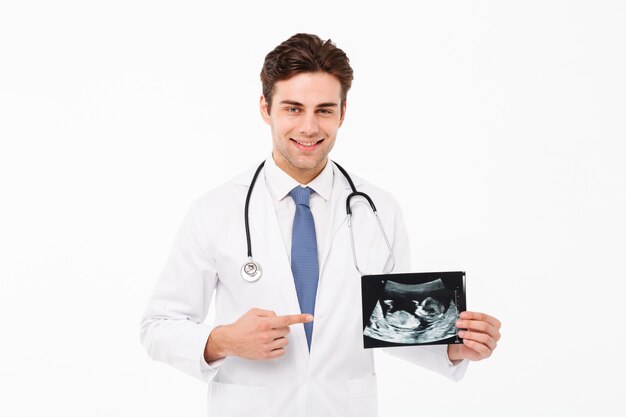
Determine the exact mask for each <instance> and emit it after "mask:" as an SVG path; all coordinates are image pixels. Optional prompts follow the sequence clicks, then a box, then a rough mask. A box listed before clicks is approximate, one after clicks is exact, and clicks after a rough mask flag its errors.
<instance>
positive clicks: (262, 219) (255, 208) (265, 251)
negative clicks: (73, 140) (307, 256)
mask: <svg viewBox="0 0 626 417" xmlns="http://www.w3.org/2000/svg"><path fill="white" fill-rule="evenodd" d="M250 178H251V177H250ZM248 184H249V183H248ZM248 215H249V218H250V237H251V241H252V255H253V257H254V259H255V260H257V261H258V262H260V263H261V267H262V268H264V270H263V277H262V278H261V279H263V280H268V281H270V280H271V283H272V288H273V289H275V290H276V291H277V292H278V293H279V294H280V300H279V305H278V306H277V307H280V310H278V308H275V310H277V311H276V314H278V315H283V314H298V313H300V304H299V303H298V295H297V293H296V287H295V284H294V280H293V273H292V272H291V265H290V264H289V258H288V257H287V253H286V250H285V243H284V241H283V236H282V233H281V230H280V224H279V223H278V217H277V215H276V209H275V207H274V202H273V201H272V196H271V194H270V191H269V189H268V188H267V183H266V182H265V175H264V172H263V171H262V172H261V173H260V174H259V177H258V179H257V181H256V183H255V185H254V190H253V191H252V197H251V199H250V206H249V211H248ZM277 298H279V297H277ZM260 307H261V308H263V307H262V306H260ZM291 329H292V334H293V336H294V338H295V339H296V340H298V345H300V347H299V349H300V350H301V351H302V353H304V354H306V355H307V356H308V353H309V350H308V346H307V342H306V335H305V333H304V326H302V325H299V326H291Z"/></svg>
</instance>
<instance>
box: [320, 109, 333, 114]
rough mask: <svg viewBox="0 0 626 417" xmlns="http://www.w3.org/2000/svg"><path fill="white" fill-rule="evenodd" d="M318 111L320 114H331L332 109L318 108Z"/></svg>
mask: <svg viewBox="0 0 626 417" xmlns="http://www.w3.org/2000/svg"><path fill="white" fill-rule="evenodd" d="M319 113H321V114H333V111H332V110H328V109H319Z"/></svg>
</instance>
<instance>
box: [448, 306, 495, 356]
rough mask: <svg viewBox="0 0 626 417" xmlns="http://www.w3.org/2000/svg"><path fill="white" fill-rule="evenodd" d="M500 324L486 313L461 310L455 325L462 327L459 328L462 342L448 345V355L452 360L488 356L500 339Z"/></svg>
mask: <svg viewBox="0 0 626 417" xmlns="http://www.w3.org/2000/svg"><path fill="white" fill-rule="evenodd" d="M500 326H501V324H500V321H499V320H498V319H496V318H495V317H491V316H490V315H488V314H484V313H475V312H472V311H463V312H462V313H461V314H460V316H459V320H457V321H456V327H458V328H459V329H464V330H459V337H461V338H463V344H462V345H461V344H459V345H448V357H449V358H450V360H451V361H452V362H454V361H460V360H462V359H469V360H471V361H479V360H482V359H486V358H488V357H489V356H491V354H492V353H493V350H494V349H495V348H496V346H497V344H498V340H500Z"/></svg>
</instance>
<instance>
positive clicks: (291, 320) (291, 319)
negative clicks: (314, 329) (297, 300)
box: [272, 314, 313, 329]
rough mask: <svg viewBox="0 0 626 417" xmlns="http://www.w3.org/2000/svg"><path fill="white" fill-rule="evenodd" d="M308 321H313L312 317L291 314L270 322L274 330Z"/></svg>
mask: <svg viewBox="0 0 626 417" xmlns="http://www.w3.org/2000/svg"><path fill="white" fill-rule="evenodd" d="M310 321H313V316H312V315H310V314H291V315H287V316H279V317H276V318H274V319H273V320H272V322H273V324H274V326H272V327H273V328H275V329H276V328H279V327H287V326H291V325H292V324H298V323H308V322H310Z"/></svg>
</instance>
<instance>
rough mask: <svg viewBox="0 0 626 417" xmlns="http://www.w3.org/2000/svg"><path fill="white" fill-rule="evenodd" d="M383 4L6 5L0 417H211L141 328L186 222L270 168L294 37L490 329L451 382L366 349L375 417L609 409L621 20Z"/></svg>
mask: <svg viewBox="0 0 626 417" xmlns="http://www.w3.org/2000/svg"><path fill="white" fill-rule="evenodd" d="M381 4H382V3H381V2H368V1H360V2H356V1H353V2H322V3H315V2H312V3H307V2H292V3H287V2H277V1H263V2H253V1H249V2H240V1H233V2H230V3H228V4H226V2H219V3H217V2H210V1H205V2H200V1H183V2H165V1H132V0H131V1H128V0H125V1H107V2H93V1H92V2H86V1H67V0H65V1H57V2H46V1H20V2H17V1H14V2H10V1H3V2H2V3H1V5H0V202H1V204H0V323H1V327H0V328H1V331H0V380H1V381H0V383H1V385H2V387H3V388H2V391H1V393H0V415H1V416H7V417H40V416H62V417H70V416H71V417H74V416H76V417H79V416H80V417H83V416H90V417H99V416H102V417H117V416H119V417H122V416H154V417H161V416H163V417H165V416H202V415H204V413H205V385H204V384H203V383H201V382H199V381H196V380H194V379H192V378H190V377H188V376H186V375H184V374H182V373H180V372H178V371H177V370H175V369H174V368H170V367H168V366H166V365H163V364H160V363H155V362H152V361H151V360H150V359H149V358H148V356H147V355H146V354H145V352H144V351H143V348H142V347H141V345H140V342H139V338H138V326H139V320H140V317H141V314H142V311H143V309H144V307H145V305H146V302H147V300H148V297H149V295H150V292H151V291H152V287H153V285H154V284H155V282H156V279H157V278H158V276H159V273H160V272H161V269H162V268H163V266H164V265H165V261H166V258H167V255H168V252H169V249H170V245H171V244H172V241H173V237H174V234H175V232H176V230H177V228H178V226H179V224H180V222H181V220H182V217H183V215H184V213H185V212H186V210H187V208H188V207H189V205H190V204H191V202H192V201H193V200H194V199H195V198H196V197H198V196H199V195H200V194H202V193H204V192H205V191H207V190H209V189H211V188H213V187H215V186H217V185H219V184H221V183H222V182H224V181H226V180H228V179H230V178H231V177H233V176H235V175H236V174H238V173H240V172H242V171H244V170H246V169H248V167H250V166H251V165H253V164H258V163H259V162H260V161H261V160H262V159H263V158H264V157H265V156H266V155H267V154H268V153H269V151H270V147H271V140H270V136H269V130H268V127H267V126H266V125H264V124H263V122H262V120H261V118H260V116H259V114H258V98H259V95H260V91H261V87H260V82H259V78H258V74H259V71H260V68H261V64H262V61H263V58H264V56H265V54H266V53H267V52H269V51H270V50H271V49H272V48H273V47H274V46H275V45H277V44H278V43H280V42H281V41H283V40H284V39H286V38H287V37H289V36H290V35H292V34H294V33H296V32H311V33H316V34H318V35H320V36H321V37H322V38H325V39H326V38H331V39H333V41H335V42H336V43H337V45H338V46H339V47H341V48H342V49H344V50H345V51H346V52H347V54H348V56H349V57H350V59H351V62H352V64H353V68H354V70H355V80H354V83H353V89H352V90H351V91H350V93H349V96H348V111H347V116H346V117H347V118H346V123H345V124H344V126H343V127H342V129H341V130H340V133H339V137H338V140H337V144H336V146H335V150H334V151H333V154H332V156H333V157H334V159H336V160H337V161H338V162H340V163H341V164H342V165H344V166H345V167H347V168H348V169H349V170H351V171H352V172H354V173H357V174H359V175H361V176H364V177H366V178H367V179H369V180H370V181H371V182H373V183H375V184H377V185H379V186H382V187H384V188H386V189H388V190H390V191H391V192H392V193H393V194H394V195H395V196H396V197H397V199H398V200H399V201H400V203H401V205H402V207H403V208H404V214H405V217H406V220H407V225H408V227H409V232H410V235H411V239H412V254H413V265H414V269H415V270H416V271H433V270H459V269H462V270H465V271H467V276H468V283H467V287H468V307H469V308H470V309H472V310H478V311H484V312H487V313H491V314H493V315H494V316H496V317H498V318H500V319H501V321H502V322H503V329H502V333H503V337H502V340H501V343H500V345H499V347H498V349H497V350H496V352H495V354H494V355H493V356H492V357H491V358H490V359H488V360H486V361H483V362H478V363H473V364H471V365H470V368H469V370H468V373H467V375H466V378H465V379H464V380H463V381H461V382H459V383H453V382H450V381H448V380H446V379H444V378H443V377H441V376H439V375H436V374H432V373H429V372H427V371H424V370H422V369H420V368H416V367H412V366H407V364H405V363H402V362H400V361H398V360H397V359H395V358H392V357H389V356H387V355H384V354H380V355H378V356H377V371H378V375H379V392H380V414H381V416H383V417H390V416H394V417H396V416H417V415H429V416H450V415H453V414H456V415H466V416H501V415H507V416H587V415H600V414H602V415H608V416H618V415H624V410H623V398H622V397H623V393H624V389H625V384H624V371H626V367H625V365H624V363H625V362H624V358H623V356H624V352H625V351H626V337H625V335H624V329H625V326H624V324H623V323H624V322H623V319H622V317H623V310H624V308H623V306H624V296H625V290H626V285H625V283H624V282H625V280H626V274H625V273H624V258H625V255H626V244H625V243H624V239H625V236H626V221H625V220H624V213H625V212H626V168H625V166H626V165H625V164H624V160H625V159H626V150H625V146H624V141H625V140H626V123H625V115H626V99H625V97H626V81H625V80H626V77H624V74H626V52H625V51H626V25H624V22H625V21H626V3H624V2H621V1H597V2H590V1H589V2H582V1H526V2H505V1H475V2H470V1H450V2H393V1H391V2H387V3H386V5H385V6H382V5H381ZM241 233H243V229H242V231H241ZM244 255H245V248H242V259H243V257H244ZM338 342H340V341H338Z"/></svg>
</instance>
